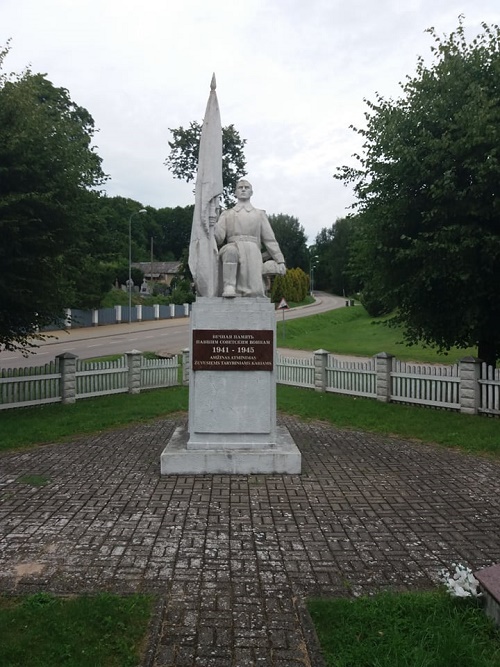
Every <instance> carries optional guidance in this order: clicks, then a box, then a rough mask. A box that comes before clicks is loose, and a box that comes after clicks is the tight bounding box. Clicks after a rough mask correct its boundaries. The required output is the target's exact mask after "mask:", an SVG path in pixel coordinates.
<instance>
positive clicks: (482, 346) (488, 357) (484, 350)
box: [477, 340, 497, 366]
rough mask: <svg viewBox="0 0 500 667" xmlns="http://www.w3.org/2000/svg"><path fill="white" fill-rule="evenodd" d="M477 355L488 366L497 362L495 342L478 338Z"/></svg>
mask: <svg viewBox="0 0 500 667" xmlns="http://www.w3.org/2000/svg"><path fill="white" fill-rule="evenodd" d="M477 354H478V357H479V358H480V359H481V360H482V361H485V362H486V363H487V364H488V365H489V366H495V365H496V363H497V343H496V341H494V340H480V341H479V343H478V346H477Z"/></svg>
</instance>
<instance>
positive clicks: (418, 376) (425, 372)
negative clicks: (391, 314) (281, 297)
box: [277, 351, 500, 415]
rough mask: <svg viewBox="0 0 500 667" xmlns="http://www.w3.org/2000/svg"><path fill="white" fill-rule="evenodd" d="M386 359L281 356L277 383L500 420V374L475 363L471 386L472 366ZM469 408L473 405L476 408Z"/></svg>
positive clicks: (317, 355) (461, 363) (469, 362)
mask: <svg viewBox="0 0 500 667" xmlns="http://www.w3.org/2000/svg"><path fill="white" fill-rule="evenodd" d="M381 357H382V355H377V356H376V357H373V358H372V359H369V360H368V361H343V360H339V359H337V358H335V356H334V355H331V354H328V353H326V352H324V351H320V353H314V354H311V356H310V357H306V358H295V357H283V356H278V364H277V375H278V382H279V383H281V384H288V385H292V386H298V387H309V388H311V389H316V390H317V391H325V392H334V393H339V394H349V395H351V396H364V397H367V398H377V399H378V400H384V401H390V402H397V403H407V404H416V405H424V406H430V407H435V408H442V409H447V410H459V411H464V412H478V413H485V414H490V415H500V369H495V368H492V367H491V366H487V365H486V364H484V363H479V362H475V363H472V366H473V368H475V369H476V370H477V379H475V380H472V381H471V380H470V378H469V377H468V375H467V372H466V371H470V367H471V361H467V360H464V361H463V362H460V363H459V364H454V365H449V366H441V365H433V364H416V363H407V362H404V361H399V360H397V359H393V358H391V356H390V355H388V357H382V358H381ZM377 362H378V364H379V365H378V366H377ZM384 380H386V381H385V382H384ZM471 394H473V396H472V398H471ZM470 404H473V405H474V407H473V408H472V409H470V408H469V405H470ZM466 405H467V408H466Z"/></svg>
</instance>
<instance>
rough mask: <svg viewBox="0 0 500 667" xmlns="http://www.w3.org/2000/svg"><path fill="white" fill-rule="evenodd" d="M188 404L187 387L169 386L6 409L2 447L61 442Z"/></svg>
mask: <svg viewBox="0 0 500 667" xmlns="http://www.w3.org/2000/svg"><path fill="white" fill-rule="evenodd" d="M187 404H188V388H187V387H168V388H166V389H156V390H154V391H145V392H141V393H140V394H114V395H113V394H111V395H109V396H100V397H97V398H89V399H84V400H80V401H77V402H76V403H74V404H73V405H62V404H59V403H56V404H52V405H41V406H37V407H33V408H20V409H18V410H6V411H4V412H2V413H0V424H1V429H2V437H1V438H0V451H6V450H9V449H20V448H23V447H30V446H33V445H36V444H43V443H47V442H61V441H62V440H67V439H68V438H71V437H75V436H78V435H86V434H89V433H96V432H98V431H102V430H107V429H111V428H119V427H122V426H127V424H134V423H140V422H146V421H149V420H151V419H155V418H157V417H163V416H165V415H168V414H172V413H174V412H179V411H184V410H186V409H187Z"/></svg>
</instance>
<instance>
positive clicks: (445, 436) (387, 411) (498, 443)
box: [277, 385, 500, 456]
mask: <svg viewBox="0 0 500 667" xmlns="http://www.w3.org/2000/svg"><path fill="white" fill-rule="evenodd" d="M277 395H278V407H279V409H280V410H282V411H283V412H286V413H288V414H293V415H296V416H297V417H301V418H302V419H307V420H311V419H318V420H322V421H327V422H330V423H331V424H335V426H338V427H339V428H352V429H356V430H360V431H369V432H371V433H380V434H385V435H395V436H399V437H402V438H410V439H417V440H423V441H425V442H433V443H436V444H440V445H445V446H447V447H458V448H460V449H463V450H465V451H466V452H470V453H473V454H484V453H487V454H490V455H494V456H500V428H499V422H498V420H497V419H488V418H487V417H480V416H478V415H464V414H460V413H458V412H448V411H445V410H431V409H427V408H422V407H417V406H415V407H414V406H410V405H397V404H395V403H380V402H378V401H375V400H371V399H368V398H353V397H352V396H343V395H342V394H331V393H318V392H314V391H312V390H310V389H300V388H297V387H290V386H287V385H279V386H278V390H277Z"/></svg>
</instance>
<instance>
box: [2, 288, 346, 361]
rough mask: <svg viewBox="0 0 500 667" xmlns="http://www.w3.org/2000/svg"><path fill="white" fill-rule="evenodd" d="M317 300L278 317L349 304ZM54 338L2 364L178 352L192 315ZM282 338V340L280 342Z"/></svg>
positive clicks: (9, 355) (7, 356)
mask: <svg viewBox="0 0 500 667" xmlns="http://www.w3.org/2000/svg"><path fill="white" fill-rule="evenodd" d="M315 297H316V302H315V303H314V304H311V305H309V306H302V307H301V308H294V309H290V310H286V311H285V313H284V314H283V311H277V312H276V319H277V320H278V321H281V320H283V318H284V319H285V322H286V321H287V320H291V319H295V318H297V317H306V316H308V315H316V314H318V313H323V312H326V311H328V310H334V309H335V308H341V307H343V306H345V299H344V298H342V297H338V296H332V295H330V294H326V293H323V292H315ZM49 335H50V338H47V339H46V340H45V341H43V342H40V343H39V347H38V348H37V349H36V350H35V353H34V354H30V355H29V357H27V358H25V357H23V355H22V354H21V353H20V352H8V351H5V350H3V351H2V352H0V368H20V367H27V366H42V365H43V364H46V363H48V362H49V361H52V360H53V359H55V357H56V356H57V355H59V354H62V353H63V352H72V353H73V354H76V355H77V356H78V357H80V358H81V359H89V358H93V357H102V356H106V355H110V354H122V353H124V352H130V351H131V350H140V351H141V352H147V351H153V352H162V353H164V354H177V353H179V352H180V351H182V350H183V349H185V348H187V347H189V318H185V319H184V318H176V319H172V320H170V319H169V320H158V321H148V322H133V323H132V324H128V323H125V324H113V325H107V326H102V327H93V328H92V327H85V328H80V329H72V330H69V331H54V332H50V334H49ZM279 345H280V341H278V346H279Z"/></svg>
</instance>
